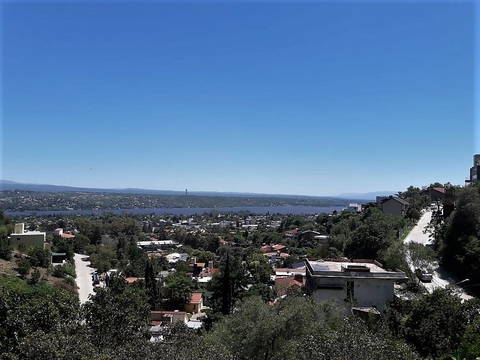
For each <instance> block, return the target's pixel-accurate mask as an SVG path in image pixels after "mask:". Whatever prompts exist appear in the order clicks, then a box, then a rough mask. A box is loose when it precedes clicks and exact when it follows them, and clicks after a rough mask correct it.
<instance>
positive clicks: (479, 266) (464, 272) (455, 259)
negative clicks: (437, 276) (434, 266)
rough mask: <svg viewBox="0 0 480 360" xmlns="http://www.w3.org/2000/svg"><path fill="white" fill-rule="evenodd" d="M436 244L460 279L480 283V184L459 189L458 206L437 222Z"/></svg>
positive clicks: (473, 283)
mask: <svg viewBox="0 0 480 360" xmlns="http://www.w3.org/2000/svg"><path fill="white" fill-rule="evenodd" d="M433 226H434V228H435V230H436V232H435V235H436V245H437V249H438V251H439V253H440V256H441V260H442V262H443V265H444V266H445V267H446V268H447V269H448V270H449V271H451V272H452V273H453V274H455V275H456V276H457V277H458V278H459V279H465V278H467V279H470V281H469V284H467V286H470V287H471V288H472V290H476V289H475V288H474V287H476V286H480V185H477V186H469V187H465V188H462V189H459V190H458V191H457V194H456V203H455V210H454V211H453V212H452V214H450V216H449V217H448V218H447V219H445V220H444V219H443V218H442V217H437V218H436V221H435V222H434V225H433Z"/></svg>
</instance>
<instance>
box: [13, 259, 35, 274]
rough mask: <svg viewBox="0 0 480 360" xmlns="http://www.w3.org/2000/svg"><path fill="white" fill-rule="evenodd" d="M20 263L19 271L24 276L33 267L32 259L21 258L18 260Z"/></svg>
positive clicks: (18, 263)
mask: <svg viewBox="0 0 480 360" xmlns="http://www.w3.org/2000/svg"><path fill="white" fill-rule="evenodd" d="M17 265H18V273H19V274H20V275H22V276H26V275H27V274H28V273H29V272H30V269H31V267H32V266H31V265H30V261H28V260H27V259H25V258H21V259H18V260H17Z"/></svg>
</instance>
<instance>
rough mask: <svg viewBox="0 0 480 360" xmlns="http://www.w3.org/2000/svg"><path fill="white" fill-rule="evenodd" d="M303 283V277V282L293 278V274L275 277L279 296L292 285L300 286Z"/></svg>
mask: <svg viewBox="0 0 480 360" xmlns="http://www.w3.org/2000/svg"><path fill="white" fill-rule="evenodd" d="M303 285H305V278H304V279H303V282H300V281H298V280H297V279H295V276H287V277H277V278H275V287H276V288H277V295H279V296H281V295H284V294H285V293H286V291H287V289H288V288H290V287H292V286H298V287H302V286H303Z"/></svg>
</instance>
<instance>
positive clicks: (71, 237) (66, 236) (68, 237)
mask: <svg viewBox="0 0 480 360" xmlns="http://www.w3.org/2000/svg"><path fill="white" fill-rule="evenodd" d="M60 236H61V237H62V238H64V239H73V238H74V237H75V235H72V234H62V235H60Z"/></svg>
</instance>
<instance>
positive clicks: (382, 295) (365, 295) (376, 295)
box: [308, 277, 394, 311]
mask: <svg viewBox="0 0 480 360" xmlns="http://www.w3.org/2000/svg"><path fill="white" fill-rule="evenodd" d="M312 280H314V281H315V283H313V282H312V283H311V284H309V286H308V287H309V293H311V294H313V296H315V297H316V298H317V299H319V300H331V299H335V300H336V301H337V303H338V304H339V305H340V306H343V307H344V308H345V309H346V310H350V308H351V305H352V304H350V302H349V301H345V299H347V281H350V280H351V281H353V282H354V298H355V299H356V301H355V302H354V303H353V306H360V307H376V308H377V309H378V310H379V311H382V310H383V307H384V304H385V303H386V304H387V305H389V304H390V303H391V302H393V300H394V280H393V279H392V280H386V279H374V278H372V279H358V278H351V279H345V278H335V277H332V278H312ZM317 285H322V286H324V285H330V286H332V287H333V286H342V288H336V289H332V288H330V289H324V288H320V289H317V288H316V286H317Z"/></svg>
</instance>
